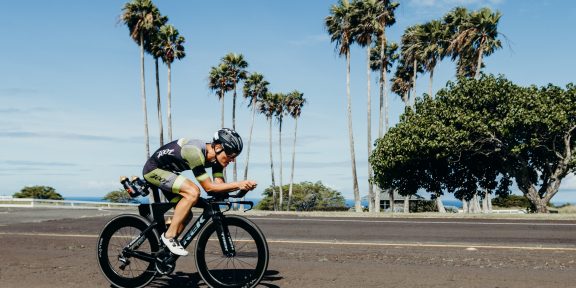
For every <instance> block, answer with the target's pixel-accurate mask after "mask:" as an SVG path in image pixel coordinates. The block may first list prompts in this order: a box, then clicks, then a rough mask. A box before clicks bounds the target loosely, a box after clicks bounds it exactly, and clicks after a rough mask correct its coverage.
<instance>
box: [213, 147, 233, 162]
mask: <svg viewBox="0 0 576 288" xmlns="http://www.w3.org/2000/svg"><path fill="white" fill-rule="evenodd" d="M220 149H222V146H216V151H217V152H218V151H220ZM216 160H218V163H220V165H222V167H226V166H228V164H230V163H231V162H235V161H236V155H231V156H230V155H227V154H226V152H224V151H222V152H221V153H218V154H216Z"/></svg>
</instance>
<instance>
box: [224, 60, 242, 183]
mask: <svg viewBox="0 0 576 288" xmlns="http://www.w3.org/2000/svg"><path fill="white" fill-rule="evenodd" d="M222 62H223V63H224V64H226V65H227V67H228V76H229V77H230V81H231V82H232V90H233V91H234V96H233V97H232V129H234V130H236V85H237V84H238V83H239V82H240V81H242V80H244V79H246V75H247V72H246V68H247V67H248V62H246V61H245V60H244V56H242V54H235V53H228V54H226V55H225V56H224V57H223V58H222ZM237 180H238V179H237V176H236V162H234V181H237Z"/></svg>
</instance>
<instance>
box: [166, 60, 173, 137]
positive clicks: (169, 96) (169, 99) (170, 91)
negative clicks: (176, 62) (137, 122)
mask: <svg viewBox="0 0 576 288" xmlns="http://www.w3.org/2000/svg"><path fill="white" fill-rule="evenodd" d="M167 65H168V95H167V103H166V104H167V105H168V141H172V140H173V139H172V67H171V65H170V62H168V63H167Z"/></svg>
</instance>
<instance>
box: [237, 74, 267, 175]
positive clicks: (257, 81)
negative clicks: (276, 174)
mask: <svg viewBox="0 0 576 288" xmlns="http://www.w3.org/2000/svg"><path fill="white" fill-rule="evenodd" d="M269 84H270V83H268V81H266V80H264V76H263V75H262V74H259V73H252V74H251V75H250V76H249V77H248V78H247V79H246V81H245V82H244V88H243V90H244V98H246V99H248V100H249V101H248V107H251V108H252V123H251V124H250V136H249V138H248V150H247V152H246V167H245V168H244V180H247V179H248V162H249V160H250V147H251V145H252V130H253V129H254V118H255V117H254V116H255V115H256V109H257V105H258V103H259V101H261V100H262V99H263V98H264V96H265V95H266V93H268V85H269Z"/></svg>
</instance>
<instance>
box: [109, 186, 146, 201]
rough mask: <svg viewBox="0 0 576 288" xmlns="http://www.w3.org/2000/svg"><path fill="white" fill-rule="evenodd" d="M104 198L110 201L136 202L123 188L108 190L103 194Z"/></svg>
mask: <svg viewBox="0 0 576 288" xmlns="http://www.w3.org/2000/svg"><path fill="white" fill-rule="evenodd" d="M104 200H106V201H110V202H112V203H137V202H138V201H137V200H136V199H134V198H132V197H130V195H129V194H128V193H127V192H126V191H124V190H123V189H118V190H114V191H111V192H109V193H108V194H106V196H104Z"/></svg>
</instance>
